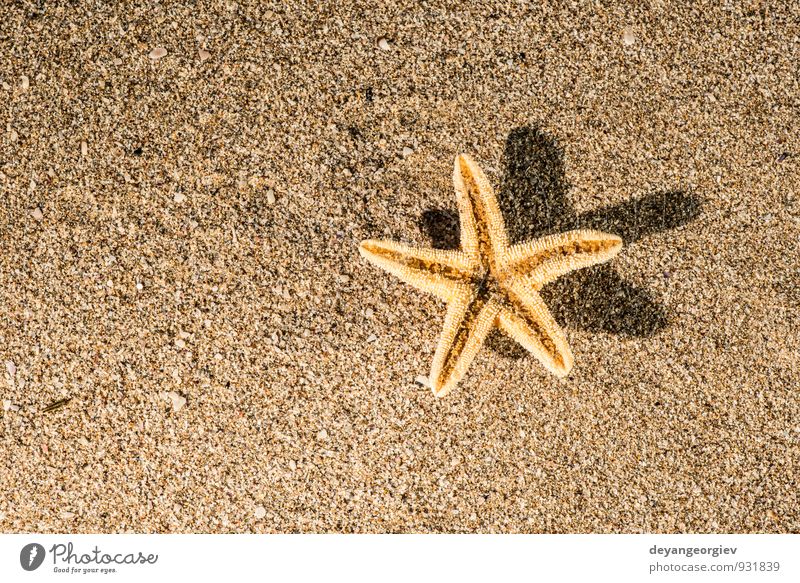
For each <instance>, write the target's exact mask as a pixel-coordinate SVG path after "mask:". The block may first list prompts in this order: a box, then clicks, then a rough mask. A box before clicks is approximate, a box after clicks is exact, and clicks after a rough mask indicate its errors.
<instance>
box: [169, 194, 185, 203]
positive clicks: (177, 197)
mask: <svg viewBox="0 0 800 583" xmlns="http://www.w3.org/2000/svg"><path fill="white" fill-rule="evenodd" d="M172 200H174V201H175V202H177V203H181V202H183V201H185V200H186V195H185V194H183V193H182V192H176V193H175V196H174V197H173V199H172Z"/></svg>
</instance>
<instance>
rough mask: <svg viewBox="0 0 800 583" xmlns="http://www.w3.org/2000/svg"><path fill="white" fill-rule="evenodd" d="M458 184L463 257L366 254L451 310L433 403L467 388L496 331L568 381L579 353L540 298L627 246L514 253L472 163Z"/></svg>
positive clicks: (572, 242)
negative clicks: (460, 386) (463, 384)
mask: <svg viewBox="0 0 800 583" xmlns="http://www.w3.org/2000/svg"><path fill="white" fill-rule="evenodd" d="M453 183H454V185H455V190H456V199H457V200H458V212H459V215H460V222H461V249H458V250H442V249H423V248H418V247H412V246H410V245H405V244H403V243H396V242H393V241H373V240H368V241H363V242H362V243H361V245H360V246H359V251H360V252H361V255H362V256H363V257H364V258H365V259H367V260H368V261H370V262H372V263H374V264H375V265H377V266H378V267H380V268H382V269H385V270H386V271H388V272H389V273H392V274H394V275H396V276H397V277H399V278H400V279H402V280H403V281H404V282H406V283H409V284H411V285H412V286H414V287H416V288H417V289H420V290H422V291H425V292H429V293H431V294H433V295H435V296H436V297H438V298H440V299H442V300H444V301H445V302H447V315H446V316H445V321H444V329H443V330H442V335H441V337H440V338H439V345H438V346H437V347H436V354H435V355H434V357H433V364H432V366H431V373H430V377H429V383H430V386H431V388H432V389H433V393H434V395H436V396H437V397H443V396H444V395H446V394H447V393H448V392H450V390H451V389H452V388H453V387H454V386H455V385H456V384H457V383H458V381H460V380H461V378H462V377H463V376H464V373H466V371H467V368H468V367H469V364H470V362H471V361H472V359H473V358H474V357H475V355H476V354H477V352H478V349H479V348H480V347H481V344H482V343H483V341H484V339H485V338H486V336H487V335H488V334H489V332H490V331H491V330H492V328H493V327H495V326H497V327H499V328H500V329H501V330H503V331H504V332H505V333H506V334H508V335H509V336H511V337H512V338H514V340H516V341H517V342H519V343H520V344H521V345H522V346H524V347H525V348H526V349H528V350H529V351H530V352H531V353H533V355H534V356H535V357H536V358H537V359H539V361H540V362H541V363H542V364H543V365H544V367H545V368H546V369H547V370H549V371H550V372H552V373H554V374H555V375H557V376H559V377H564V376H566V375H567V374H568V373H569V371H570V369H571V368H572V364H573V358H572V353H571V352H570V349H569V345H568V344H567V340H566V338H565V337H564V332H563V331H562V330H561V328H560V327H559V325H558V323H557V322H556V321H555V319H554V318H553V316H552V315H551V314H550V311H549V310H548V309H547V306H546V305H545V303H544V301H543V300H542V298H541V296H540V295H539V290H541V289H542V287H543V286H544V285H545V284H547V283H550V282H551V281H553V280H555V279H556V278H558V277H560V276H562V275H564V274H566V273H569V272H570V271H573V270H575V269H580V268H582V267H588V266H590V265H595V264H597V263H602V262H604V261H608V260H609V259H611V258H612V257H614V256H615V255H616V254H617V253H619V251H620V249H622V239H620V238H619V237H617V236H616V235H608V234H606V233H601V232H599V231H590V230H576V231H568V232H566V233H559V234H557V235H548V236H546V237H542V238H540V239H535V240H533V241H529V242H527V243H520V244H517V245H510V244H509V242H508V235H507V233H506V228H505V223H504V222H503V215H502V213H501V212H500V207H499V206H498V204H497V199H496V198H495V195H494V191H493V190H492V187H491V185H490V184H489V181H488V180H487V178H486V175H484V173H483V171H482V170H481V169H480V167H478V165H477V164H476V163H475V162H474V161H473V160H472V159H471V158H470V157H469V156H467V155H465V154H461V155H460V156H457V157H456V161H455V171H454V173H453Z"/></svg>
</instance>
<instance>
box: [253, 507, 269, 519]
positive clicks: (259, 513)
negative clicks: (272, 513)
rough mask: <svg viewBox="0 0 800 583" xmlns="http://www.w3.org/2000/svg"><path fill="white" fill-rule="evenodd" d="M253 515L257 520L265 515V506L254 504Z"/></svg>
mask: <svg viewBox="0 0 800 583" xmlns="http://www.w3.org/2000/svg"><path fill="white" fill-rule="evenodd" d="M255 515H256V518H257V519H258V520H261V519H262V518H264V517H265V516H266V515H267V510H266V508H264V507H263V506H256V511H255Z"/></svg>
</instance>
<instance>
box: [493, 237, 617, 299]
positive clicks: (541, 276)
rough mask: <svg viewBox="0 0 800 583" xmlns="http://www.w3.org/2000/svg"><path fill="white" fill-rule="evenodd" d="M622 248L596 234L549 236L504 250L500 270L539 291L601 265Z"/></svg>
mask: <svg viewBox="0 0 800 583" xmlns="http://www.w3.org/2000/svg"><path fill="white" fill-rule="evenodd" d="M621 249H622V239H620V238H619V237H617V236H616V235H609V234H608V233H601V232H600V231H590V230H576V231H567V232H566V233H559V234H557V235H549V236H547V237H542V238H541V239H536V240H534V241H530V242H528V243H520V244H518V245H514V246H512V247H511V248H509V249H508V251H507V252H506V255H505V257H504V261H503V270H504V271H506V272H507V273H508V272H511V273H514V274H517V277H522V278H523V279H524V280H525V281H526V282H527V283H528V284H530V285H532V286H533V287H535V288H536V289H541V288H542V286H544V285H545V284H547V283H550V282H551V281H553V280H555V279H556V278H558V277H560V276H562V275H564V274H566V273H569V272H570V271H574V270H576V269H581V268H583V267H589V266H591V265H596V264H598V263H603V262H605V261H608V260H609V259H611V258H612V257H614V256H615V255H616V254H617V253H619V252H620V250H621Z"/></svg>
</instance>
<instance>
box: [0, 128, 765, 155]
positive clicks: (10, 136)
mask: <svg viewBox="0 0 800 583" xmlns="http://www.w3.org/2000/svg"><path fill="white" fill-rule="evenodd" d="M8 139H9V140H11V141H12V142H16V141H17V140H18V139H19V134H18V133H17V130H11V131H10V132H8ZM778 162H780V160H778Z"/></svg>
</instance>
